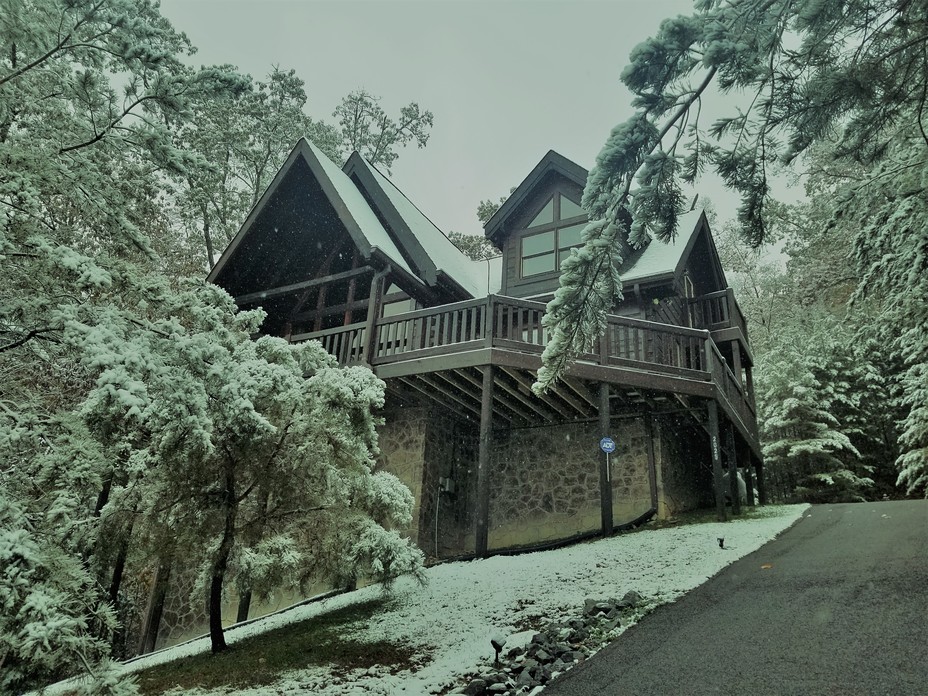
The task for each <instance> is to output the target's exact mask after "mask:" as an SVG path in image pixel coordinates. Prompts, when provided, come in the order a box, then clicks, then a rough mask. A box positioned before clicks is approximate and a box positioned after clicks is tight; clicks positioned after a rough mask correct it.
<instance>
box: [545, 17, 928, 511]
mask: <svg viewBox="0 0 928 696" xmlns="http://www.w3.org/2000/svg"><path fill="white" fill-rule="evenodd" d="M696 10H697V11H696V13H695V14H694V15H692V16H689V17H682V16H681V17H676V18H673V19H668V20H665V22H664V23H663V24H662V25H661V27H660V29H659V31H658V33H657V35H656V36H654V37H653V38H650V39H648V40H647V41H645V42H644V43H642V44H641V45H639V46H638V47H637V48H635V49H634V50H633V51H632V54H631V58H630V63H629V65H628V66H627V67H626V69H625V70H624V72H623V76H622V79H623V81H624V82H625V84H626V86H627V87H628V88H629V89H630V90H631V91H632V93H633V94H634V101H633V103H634V106H635V107H636V108H637V112H636V113H635V115H634V116H632V117H631V118H630V119H629V120H628V121H627V122H625V123H623V124H619V125H618V126H616V127H615V128H614V129H613V131H612V133H611V134H610V136H609V138H608V139H607V141H606V144H605V146H604V147H603V149H602V151H601V153H600V154H599V156H598V157H597V160H596V164H595V166H594V168H593V170H592V171H591V172H590V176H589V178H588V181H587V187H586V191H585V192H584V201H583V202H584V207H585V209H587V210H588V211H589V212H590V219H591V223H590V226H589V227H588V228H587V230H588V234H587V239H586V245H585V248H584V249H583V251H581V252H580V255H579V261H578V262H576V263H574V264H572V265H571V266H569V267H565V268H563V269H562V279H561V288H560V290H559V291H558V293H557V295H556V296H555V299H554V300H553V301H552V302H551V303H550V305H549V308H548V314H547V317H546V323H547V326H548V328H549V330H550V331H551V333H552V340H551V341H550V343H549V344H548V347H547V348H546V350H545V353H544V356H543V362H544V368H543V370H542V372H540V373H539V379H538V383H537V384H536V388H538V389H544V388H545V387H546V386H547V385H548V384H550V383H551V381H552V380H554V379H556V378H557V377H559V376H560V375H561V374H563V372H564V370H565V369H566V366H567V365H568V364H569V362H570V360H571V359H572V358H573V357H574V356H575V355H576V353H577V352H578V351H579V350H580V349H581V347H582V346H584V345H588V344H589V343H591V342H592V341H593V340H594V339H595V338H596V337H597V336H598V335H599V334H600V333H601V332H602V330H603V317H602V315H603V313H604V312H606V311H608V309H609V307H611V306H612V304H613V302H614V301H615V300H616V299H617V297H618V296H619V295H618V294H619V293H621V286H620V284H619V283H617V282H616V279H614V278H613V276H614V274H615V270H614V269H615V264H616V263H618V262H621V259H622V258H623V245H632V246H639V245H642V244H645V243H648V241H649V240H650V239H652V238H654V237H656V238H658V239H659V240H662V239H667V238H669V237H672V236H673V234H674V233H675V230H676V220H677V215H678V213H679V212H680V202H681V199H680V188H679V187H680V185H681V184H682V183H687V182H692V181H694V180H695V179H696V178H697V177H698V176H699V174H700V173H701V172H702V171H703V170H704V169H705V168H707V167H711V168H713V169H714V170H715V171H716V172H717V173H718V174H719V175H720V176H721V177H722V178H723V180H724V181H725V182H726V184H727V185H728V186H729V187H731V188H733V189H734V190H736V191H738V192H739V193H740V194H741V195H742V204H741V207H740V208H739V211H738V222H739V225H740V228H741V233H742V236H743V238H744V239H745V240H746V241H748V242H749V243H751V244H754V245H757V244H760V243H762V242H763V241H764V240H765V239H766V238H767V235H768V232H769V230H768V225H767V221H768V219H769V216H768V215H767V214H766V212H767V207H768V197H769V177H768V172H769V171H770V168H771V167H773V166H779V165H782V164H784V163H787V164H791V163H795V162H796V161H797V158H799V157H800V156H801V155H803V154H804V153H806V152H807V151H809V149H810V148H811V147H812V146H813V145H816V144H821V143H830V148H829V154H830V157H831V158H832V159H833V160H834V161H835V162H838V163H842V164H845V165H851V164H853V165H854V166H859V167H860V170H859V171H857V172H855V178H856V180H855V179H848V180H846V181H845V182H844V185H843V186H842V192H843V193H842V195H841V196H839V197H836V198H835V199H833V201H832V202H833V204H834V207H833V208H832V210H833V213H834V215H835V217H836V218H842V217H843V218H844V220H852V221H853V222H852V223H850V224H856V226H857V233H856V235H855V248H856V250H857V254H856V260H857V262H858V271H859V273H860V274H861V276H862V281H863V282H862V285H861V288H860V293H861V294H863V295H866V294H867V293H870V292H871V291H876V292H878V293H879V294H880V296H879V297H878V298H877V299H878V300H879V301H881V302H885V307H886V309H887V312H889V314H887V315H886V317H885V318H886V319H887V320H888V321H887V325H891V324H890V323H891V322H893V321H895V322H898V323H895V324H894V325H895V326H897V327H900V328H901V335H900V336H898V337H897V339H896V347H897V351H898V353H899V354H900V355H902V356H903V359H904V360H905V362H906V365H907V366H908V367H907V372H906V376H905V378H904V379H903V380H902V382H901V386H902V388H903V397H902V403H903V404H904V406H905V408H906V415H905V419H904V420H905V424H904V427H903V434H902V435H901V437H900V442H901V444H902V449H903V453H902V455H901V457H900V460H899V465H900V469H901V475H900V483H903V484H905V485H906V486H907V487H908V490H909V491H911V492H914V491H916V490H921V489H925V491H926V494H928V486H926V484H928V474H926V472H928V420H926V414H928V408H926V406H925V396H926V394H925V391H924V383H925V379H924V378H925V364H926V360H928V352H926V350H928V340H926V338H925V332H924V327H925V326H926V322H925V317H924V312H925V309H924V308H925V306H926V303H925V301H924V300H925V282H926V281H925V278H926V277H928V274H926V273H924V267H925V259H926V258H928V254H926V253H925V250H926V244H928V241H926V240H928V231H926V230H928V228H926V227H925V225H924V224H923V210H924V206H925V200H926V199H928V195H926V193H928V192H926V181H928V179H926V177H925V176H924V172H925V164H926V161H928V135H926V133H928V129H926V119H928V114H926V108H928V106H926V93H925V89H924V85H925V84H926V83H928V63H926V62H925V60H924V55H925V50H926V46H928V34H926V32H925V27H926V26H928V6H926V5H925V4H924V3H914V2H897V1H896V0H879V1H878V2H872V1H869V0H867V1H864V0H850V1H845V0H801V1H799V2H796V1H795V0H730V1H728V0H726V1H725V2H722V1H721V0H700V1H699V2H697V4H696ZM710 88H712V89H717V90H719V91H721V92H722V93H733V94H741V93H743V94H745V95H746V97H747V100H746V101H745V102H744V106H743V108H741V109H737V110H736V112H735V113H732V114H731V115H729V116H726V117H723V118H720V119H718V120H716V121H715V122H714V123H712V124H709V126H708V127H706V125H705V124H703V123H702V122H701V121H700V114H701V105H702V100H703V99H704V98H705V97H707V95H709V93H710ZM842 224H847V223H842ZM613 229H615V230H617V233H616V232H612V231H611V230H613ZM594 230H599V231H600V233H598V234H594V233H593V231H594ZM607 231H608V232H607ZM903 307H905V308H904V309H903ZM890 316H892V319H890Z"/></svg>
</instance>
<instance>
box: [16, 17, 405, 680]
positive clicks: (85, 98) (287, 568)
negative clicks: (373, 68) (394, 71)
mask: <svg viewBox="0 0 928 696" xmlns="http://www.w3.org/2000/svg"><path fill="white" fill-rule="evenodd" d="M190 52H192V47H191V46H190V45H189V42H188V41H187V39H186V38H185V37H184V35H182V34H180V33H178V32H176V31H174V29H173V28H172V27H171V26H170V24H169V23H168V22H167V21H166V20H165V19H164V18H163V17H161V15H160V14H159V12H158V8H157V4H155V3H151V2H149V1H148V0H102V1H96V2H87V1H85V0H15V1H14V0H0V162H2V167H0V273H2V276H0V277H2V281H3V282H2V283H0V375H2V380H0V604H2V612H0V666H2V671H0V675H2V676H0V691H3V692H4V693H7V692H10V693H13V692H21V691H23V690H27V689H30V688H35V687H40V686H42V685H43V684H44V683H47V682H48V681H49V680H51V679H54V678H58V677H60V676H64V675H68V674H83V675H85V676H87V677H88V679H87V680H85V681H83V682H82V683H81V685H80V686H79V687H78V689H79V691H80V692H81V693H95V694H99V693H113V694H123V693H132V692H134V691H135V687H134V686H133V685H132V684H131V683H128V682H120V681H119V680H118V679H117V678H116V672H115V671H114V669H113V668H112V666H111V664H110V662H109V658H108V654H109V652H110V649H111V640H112V638H113V633H114V629H115V626H116V617H117V615H118V610H119V607H120V603H121V601H122V600H121V597H122V592H121V583H122V578H123V574H124V572H125V567H126V562H127V549H128V548H129V547H130V546H132V547H134V548H136V547H137V548H144V545H145V544H149V545H150V547H149V548H151V549H157V551H158V552H159V553H168V551H167V548H166V547H167V546H171V547H173V548H174V550H175V551H176V552H177V553H178V554H187V555H188V556H189V557H190V558H191V559H193V560H194V561H195V562H197V563H199V564H201V567H202V568H203V569H204V575H205V578H206V582H205V585H206V587H208V588H209V590H210V596H211V598H213V599H215V598H220V599H221V597H222V590H223V587H224V582H225V580H226V578H234V579H235V581H236V582H237V583H238V584H239V586H240V588H247V589H248V590H252V589H253V590H255V591H256V592H262V591H265V590H266V588H267V587H268V586H269V585H270V584H271V583H276V582H284V583H291V584H292V583H299V582H300V581H301V580H304V579H306V578H307V577H309V576H310V575H313V574H321V575H324V576H330V577H332V576H337V577H344V576H346V575H348V574H349V573H361V574H364V575H367V576H369V577H372V578H389V577H391V576H393V575H395V574H397V573H403V572H415V571H416V570H417V568H418V566H419V563H420V562H421V555H420V554H419V553H418V552H417V551H416V550H415V549H413V548H412V547H411V546H410V545H409V544H408V542H406V541H405V540H403V539H402V538H401V537H400V536H399V535H398V534H397V533H396V532H395V531H391V530H388V529H387V528H386V527H391V528H392V527H393V526H401V525H404V524H406V522H407V520H408V516H409V510H410V507H411V496H410V493H409V491H408V490H406V489H405V487H403V486H402V485H401V484H400V483H399V482H398V481H397V480H396V479H394V478H392V477H390V476H388V475H386V474H383V473H376V472H374V470H373V457H374V455H375V454H376V452H377V442H376V432H375V430H374V424H375V422H376V420H375V416H374V415H373V414H374V412H375V411H376V410H377V409H378V408H379V406H380V404H381V403H382V399H383V385H382V383H381V382H380V381H379V380H377V379H376V378H375V377H374V376H373V375H372V374H371V373H370V372H369V371H364V370H362V369H360V368H355V369H353V370H338V369H335V368H334V367H333V364H332V359H331V358H330V357H329V356H327V355H325V353H324V352H323V351H322V350H321V348H320V347H319V346H318V345H317V344H310V345H306V346H300V347H293V346H289V345H287V344H285V343H283V342H282V341H280V340H277V339H269V338H265V339H260V340H258V341H253V340H251V335H252V334H253V333H254V332H255V331H256V330H257V328H258V326H259V324H260V321H261V315H260V313H254V312H249V313H238V312H237V310H236V308H235V305H234V303H233V301H232V300H231V299H230V298H229V297H228V296H227V295H226V294H225V293H223V292H222V291H221V290H219V289H218V288H215V287H211V286H206V285H205V283H204V282H203V280H202V279H198V280H182V279H179V278H180V277H181V276H182V275H183V274H184V273H185V272H188V271H191V270H193V271H195V272H197V274H198V275H199V273H200V271H199V268H198V266H199V265H200V264H197V263H191V262H190V260H189V255H190V252H191V251H192V250H195V249H197V247H196V246H195V244H194V243H193V242H192V241H190V239H188V240H186V241H184V240H183V239H181V241H178V238H179V237H182V235H179V234H178V232H179V228H180V225H179V224H178V222H179V221H181V222H184V223H185V224H187V225H189V227H188V230H199V231H202V227H200V228H198V227H196V226H194V225H193V221H195V220H197V219H198V218H197V215H201V216H202V217H200V218H199V221H200V222H203V221H208V222H209V224H210V225H213V226H214V229H216V228H222V229H224V230H228V229H231V228H230V227H229V226H230V225H233V224H235V220H234V218H235V216H236V215H239V216H241V211H242V209H243V207H244V208H245V209H247V206H248V205H250V203H251V201H252V200H253V198H254V195H255V194H254V191H256V190H258V188H259V187H261V186H264V185H265V184H266V183H267V178H268V176H269V173H270V172H271V171H272V167H273V166H275V165H274V164H273V161H272V160H273V158H276V157H279V156H282V155H281V154H279V153H280V152H281V149H285V148H281V147H280V146H279V144H278V143H277V142H276V141H274V140H273V138H274V137H282V136H280V134H281V133H284V134H285V133H287V132H290V131H286V126H287V124H288V119H290V118H293V119H294V120H295V121H298V123H297V124H296V125H294V124H289V125H290V126H292V127H293V128H299V130H301V131H304V132H305V130H307V128H309V129H310V130H311V128H310V126H313V125H314V123H313V122H308V121H307V120H306V119H303V120H301V119H300V118H299V113H298V112H300V109H301V108H302V104H303V102H302V101H300V99H301V96H300V95H301V90H302V83H301V82H300V81H299V80H298V78H296V77H295V76H294V75H293V74H292V73H288V72H284V71H275V72H273V73H272V74H271V77H270V78H269V79H268V81H267V82H266V83H257V85H255V84H254V82H253V81H252V80H251V79H250V78H249V77H248V76H243V75H241V74H239V73H237V72H236V71H234V70H231V69H230V68H228V66H220V67H206V68H202V69H199V70H193V69H191V68H189V67H186V65H185V63H184V61H183V60H182V58H183V56H184V55H185V54H189V53H190ZM224 107H230V108H229V109H228V113H224V112H223V108H224ZM236 107H237V108H236ZM241 110H243V111H244V113H245V114H246V115H250V117H251V118H252V119H253V120H252V121H250V122H249V121H247V120H244V117H242V116H241V113H242V111H241ZM259 112H260V113H263V120H261V119H258V115H259ZM272 113H273V114H275V115H276V117H278V118H279V120H278V121H275V120H273V118H271V116H270V115H269V114H272ZM227 116H228V117H229V120H228V121H224V120H223V119H224V118H225V117H227ZM194 118H197V119H199V118H202V121H200V122H199V123H201V125H202V127H201V128H200V129H199V130H198V129H197V128H196V127H195V124H196V123H197V121H196V120H191V119H194ZM236 119H238V120H236ZM243 124H249V125H248V126H247V129H248V137H239V136H242V135H243V132H242V131H241V130H238V131H237V130H236V128H242V127H244V125H243ZM316 130H317V131H318V134H321V135H320V137H321V138H323V140H324V141H325V142H326V143H327V144H328V145H329V146H331V147H332V148H333V149H336V148H337V147H338V144H337V140H336V138H335V135H334V133H335V131H334V130H333V129H332V128H331V127H329V128H326V127H323V126H319V128H317V129H316ZM272 131H273V132H272ZM217 132H219V133H224V134H226V135H227V136H229V138H230V142H232V143H234V146H233V145H230V142H223V141H222V139H220V138H217V137H215V136H216V134H217ZM287 137H289V136H287ZM287 145H288V146H289V145H292V143H288V144H287ZM236 148H240V149H236ZM271 151H272V154H271V155H269V157H270V158H267V157H265V158H262V153H268V152H271ZM232 158H237V159H236V160H235V162H236V168H235V169H227V170H224V171H221V170H222V168H223V167H224V166H226V165H227V164H228V162H229V161H231V159H232ZM235 177H238V179H237V180H236V182H235V183H232V181H231V180H232V178H235ZM249 186H250V187H251V188H250V189H249V188H248V187H249ZM185 187H186V188H185ZM198 187H200V188H198ZM245 192H247V195H242V194H243V193H245ZM240 219H241V217H239V220H240ZM199 231H198V232H197V234H199ZM219 239H220V240H221V241H224V240H222V237H221V236H219ZM197 243H199V242H197ZM201 258H202V257H201ZM309 375H311V376H310V377H309V379H304V377H306V376H309ZM381 525H385V526H381ZM168 539H169V540H170V541H171V543H170V544H167V545H166V544H165V543H164V542H165V540H168ZM129 560H130V563H131V558H130V559H129ZM136 570H138V569H136ZM204 589H205V588H204ZM203 599H204V596H202V595H201V596H199V597H197V598H194V599H193V600H192V601H196V602H198V603H202V602H203ZM213 607H214V612H213V617H212V618H213V620H214V624H215V626H216V627H217V628H218V630H217V631H216V632H215V635H214V637H215V638H216V641H217V647H221V644H222V635H221V625H219V624H218V614H217V613H216V611H215V604H214V605H213Z"/></svg>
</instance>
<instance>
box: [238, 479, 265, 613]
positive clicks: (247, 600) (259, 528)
mask: <svg viewBox="0 0 928 696" xmlns="http://www.w3.org/2000/svg"><path fill="white" fill-rule="evenodd" d="M269 501H270V494H268V492H267V491H266V490H264V489H263V488H262V490H261V508H260V510H259V512H258V519H257V520H256V526H255V532H254V535H253V536H252V538H251V539H250V540H249V542H250V543H251V544H257V543H258V542H259V541H261V538H262V537H263V536H264V525H265V522H267V506H268V503H269ZM250 609H251V588H248V589H246V590H243V591H242V592H240V593H239V599H238V611H237V612H236V615H235V622H236V623H240V622H242V621H247V620H248V612H249V610H250Z"/></svg>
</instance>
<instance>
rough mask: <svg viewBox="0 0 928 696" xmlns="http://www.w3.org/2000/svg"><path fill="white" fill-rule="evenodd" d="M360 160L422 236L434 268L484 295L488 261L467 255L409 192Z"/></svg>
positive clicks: (409, 224)
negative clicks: (416, 203)
mask: <svg viewBox="0 0 928 696" xmlns="http://www.w3.org/2000/svg"><path fill="white" fill-rule="evenodd" d="M361 161H362V162H364V164H365V166H367V168H368V169H370V171H371V174H372V175H373V176H374V179H375V180H376V181H377V183H378V184H379V185H380V188H381V189H383V192H384V194H385V195H386V196H387V198H388V199H390V203H391V204H392V205H393V207H394V208H396V212H398V213H399V214H400V217H402V218H403V221H404V222H405V223H406V226H407V227H409V229H410V231H411V232H412V233H413V234H414V235H415V236H416V239H418V240H419V244H421V245H422V248H423V249H424V250H425V253H426V254H428V256H429V258H430V259H431V260H432V263H433V264H435V269H436V270H437V271H441V272H443V273H444V274H445V275H447V276H448V277H449V278H451V279H452V280H454V281H455V282H456V283H457V284H458V285H460V286H461V287H462V288H464V289H465V290H466V291H467V292H469V293H470V294H471V295H473V296H474V297H485V296H486V294H487V268H486V267H487V264H486V262H485V261H472V260H471V259H470V258H468V257H467V256H466V255H465V254H464V253H462V252H461V250H460V249H458V248H457V247H456V246H455V245H454V244H453V243H452V242H451V240H450V239H448V238H447V237H446V236H445V233H444V232H442V231H441V230H440V229H438V227H436V226H435V224H434V223H433V222H432V221H431V220H429V219H428V217H426V215H425V214H424V213H423V212H422V211H421V210H419V208H417V207H416V205H415V204H414V203H413V202H412V201H410V200H409V199H408V198H407V197H406V194H404V193H403V192H402V191H400V190H399V189H398V188H397V187H396V185H395V184H394V183H393V182H392V181H390V180H389V179H388V178H387V177H385V176H384V175H383V174H381V173H380V172H379V171H378V170H377V167H375V166H373V165H372V164H371V163H370V162H368V161H367V160H365V159H364V158H361ZM500 268H501V267H500ZM501 280H502V279H500V280H499V281H495V282H496V284H497V289H499V283H500V282H501Z"/></svg>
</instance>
